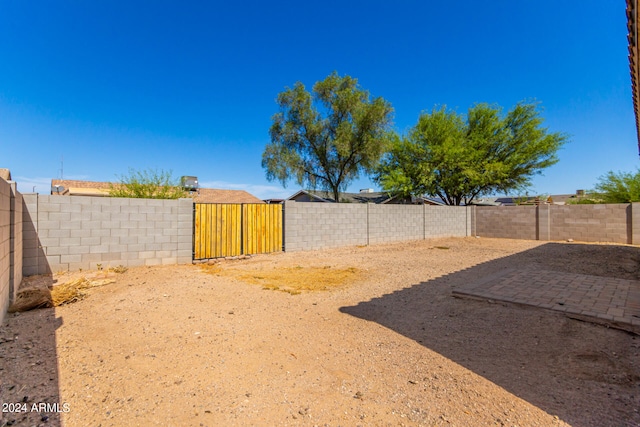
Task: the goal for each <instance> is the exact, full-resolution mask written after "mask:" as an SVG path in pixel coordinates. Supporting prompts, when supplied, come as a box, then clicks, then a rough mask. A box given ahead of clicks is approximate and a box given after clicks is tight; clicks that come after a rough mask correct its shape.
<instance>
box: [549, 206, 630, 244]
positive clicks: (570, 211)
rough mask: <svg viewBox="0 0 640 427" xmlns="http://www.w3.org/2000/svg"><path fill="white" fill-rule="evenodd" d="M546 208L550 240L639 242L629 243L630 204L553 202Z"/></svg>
mask: <svg viewBox="0 0 640 427" xmlns="http://www.w3.org/2000/svg"><path fill="white" fill-rule="evenodd" d="M636 207H638V206H636ZM549 209H550V233H549V234H550V238H551V240H566V239H573V240H576V241H582V242H614V243H640V242H632V236H631V229H632V228H631V226H632V221H631V209H632V206H631V205H630V204H615V205H613V204H611V205H566V206H556V205H552V206H549ZM637 225H640V224H637Z"/></svg>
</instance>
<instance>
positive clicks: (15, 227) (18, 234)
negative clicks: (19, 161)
mask: <svg viewBox="0 0 640 427" xmlns="http://www.w3.org/2000/svg"><path fill="white" fill-rule="evenodd" d="M10 185H11V206H10V209H11V215H10V222H11V225H10V228H9V237H10V240H9V263H10V264H11V266H10V269H9V290H10V297H11V301H13V300H14V299H15V297H16V294H17V293H18V288H19V287H20V283H21V282H22V268H23V265H22V260H23V256H24V250H23V248H24V245H23V230H22V206H23V204H22V203H23V200H22V199H23V198H22V194H21V193H20V192H18V188H17V184H16V183H15V182H11V183H10Z"/></svg>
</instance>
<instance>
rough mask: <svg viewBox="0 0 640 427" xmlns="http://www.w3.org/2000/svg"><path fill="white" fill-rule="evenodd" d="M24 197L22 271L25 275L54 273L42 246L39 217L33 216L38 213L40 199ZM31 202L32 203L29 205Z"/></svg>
mask: <svg viewBox="0 0 640 427" xmlns="http://www.w3.org/2000/svg"><path fill="white" fill-rule="evenodd" d="M25 199H27V198H26V197H24V198H23V202H22V212H23V213H22V221H23V222H22V239H23V240H22V241H23V243H22V244H23V249H22V250H23V258H22V263H23V264H22V272H23V274H24V276H25V277H27V276H33V275H37V274H52V273H53V271H52V270H51V266H50V265H49V262H48V260H47V255H46V253H45V248H44V247H43V246H42V242H41V241H40V237H39V236H38V229H37V226H36V224H37V223H38V218H32V215H34V213H35V215H37V203H38V199H37V197H35V198H29V199H28V201H29V202H28V201H27V200H25ZM29 203H30V204H31V205H32V206H31V207H30V206H29Z"/></svg>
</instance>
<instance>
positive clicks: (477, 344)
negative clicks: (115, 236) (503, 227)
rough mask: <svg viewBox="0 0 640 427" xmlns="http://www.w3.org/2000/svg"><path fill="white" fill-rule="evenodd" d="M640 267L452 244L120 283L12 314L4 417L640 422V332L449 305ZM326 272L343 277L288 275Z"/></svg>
mask: <svg viewBox="0 0 640 427" xmlns="http://www.w3.org/2000/svg"><path fill="white" fill-rule="evenodd" d="M639 265H640V249H639V248H637V247H631V246H620V245H584V244H568V243H565V244H563V243H547V244H544V243H542V242H533V241H516V240H506V239H474V238H457V239H453V238H451V239H436V240H425V241H419V242H409V243H407V242H404V243H398V244H385V245H374V246H369V247H349V248H340V249H332V250H323V251H312V252H296V253H279V254H271V255H261V256H255V257H251V258H249V259H243V260H227V261H222V262H220V263H217V264H216V265H215V266H209V267H207V268H203V266H199V265H182V266H164V267H144V268H132V269H129V270H128V271H126V272H125V273H122V274H115V273H109V274H108V276H109V277H111V278H114V279H115V280H116V282H115V283H113V284H109V285H106V286H102V287H97V288H93V289H91V290H90V295H89V296H88V297H87V298H86V299H84V300H82V301H80V302H77V303H74V304H69V305H65V306H61V307H58V308H55V309H40V310H33V311H29V312H25V313H20V314H11V315H8V316H7V320H6V321H5V322H4V324H3V325H2V327H1V328H0V381H1V383H2V384H1V386H0V387H1V393H2V394H1V396H2V402H3V413H2V417H3V418H2V422H1V423H0V425H2V426H5V425H46V426H50V425H64V426H103V427H106V426H153V425H159V426H165V425H175V426H220V425H237V426H248V425H255V426H272V425H283V426H285V425H301V426H314V425H318V426H358V425H362V426H401V425H408V426H409V425H424V426H431V425H438V426H440V425H442V426H566V425H572V426H594V427H595V426H597V427H603V426H640V413H639V412H638V410H639V408H640V337H638V336H635V335H632V334H629V333H626V332H623V331H619V330H615V329H608V328H606V327H603V326H599V325H594V324H591V323H585V322H580V321H577V320H572V319H569V318H566V317H564V316H563V315H561V314H559V313H553V312H548V311H541V310H536V309H532V308H523V307H518V306H510V305H504V304H491V303H488V302H484V301H473V300H464V299H456V298H453V297H452V296H451V290H452V288H453V287H455V286H456V285H457V284H462V283H466V282H468V281H474V280H478V279H480V278H482V277H484V276H485V275H487V274H491V273H494V272H496V271H498V270H500V269H503V268H519V267H522V268H525V267H526V268H534V269H535V268H536V267H538V268H544V269H545V270H557V271H567V272H574V273H583V274H591V275H600V276H612V277H620V278H625V279H634V280H635V279H638V278H639V277H638V273H639V271H638V267H639ZM323 270H325V272H326V274H327V276H329V275H331V274H333V273H334V272H336V273H339V277H340V281H339V282H337V283H330V282H328V283H329V284H327V285H323V286H315V287H314V286H310V287H311V288H320V289H322V288H323V289H324V290H302V291H298V290H296V289H294V288H293V287H292V285H291V284H290V283H287V279H286V275H285V276H282V275H277V274H274V272H285V271H288V272H290V274H295V275H296V276H297V277H298V278H299V276H300V274H302V275H304V274H307V275H308V280H307V282H309V283H316V282H319V281H318V277H319V276H318V275H322V274H323V273H322V271H323ZM80 274H85V275H87V274H90V273H88V272H83V273H80ZM91 274H93V275H94V276H95V275H96V273H95V272H93V273H91ZM97 274H98V275H101V274H105V273H97ZM77 276H78V273H76V274H75V275H68V274H67V275H59V276H54V277H53V278H46V277H45V278H40V280H42V281H44V282H46V281H47V280H48V281H49V282H52V281H54V282H57V283H62V282H64V281H67V280H70V279H72V278H73V277H77ZM270 278H271V279H270ZM274 278H275V279H274ZM267 280H278V281H280V282H281V283H280V284H279V286H274V285H273V283H262V282H263V281H267ZM291 283H294V280H293V279H292V280H291ZM296 283H297V282H296ZM276 288H278V289H276ZM298 289H299V288H298ZM283 291H284V292H283ZM298 292H299V293H298Z"/></svg>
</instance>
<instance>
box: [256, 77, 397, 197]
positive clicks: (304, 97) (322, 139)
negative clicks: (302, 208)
mask: <svg viewBox="0 0 640 427" xmlns="http://www.w3.org/2000/svg"><path fill="white" fill-rule="evenodd" d="M277 102H278V105H279V107H280V111H279V112H278V113H276V114H275V115H274V116H273V117H272V121H273V123H272V125H271V129H270V135H271V142H270V143H269V144H268V145H267V147H266V148H265V151H264V153H263V155H262V167H263V168H264V169H265V170H266V175H267V179H269V180H270V181H273V180H278V181H280V182H281V183H282V185H283V186H285V187H286V184H287V182H288V181H289V180H290V179H295V181H296V182H297V183H298V184H299V185H300V186H307V185H308V186H309V187H311V188H314V189H315V188H318V187H319V188H320V189H323V190H327V191H330V192H332V193H333V197H334V200H335V201H336V202H337V201H339V196H340V192H342V191H344V190H345V189H346V187H347V185H348V184H349V183H350V182H352V181H353V180H354V179H356V178H358V177H359V176H360V174H361V173H371V172H373V170H374V168H375V166H376V165H377V164H378V162H379V160H380V157H381V156H382V154H383V153H384V151H385V148H386V141H387V139H388V135H389V134H390V132H389V127H390V124H391V116H392V113H393V108H392V107H391V104H389V103H388V102H387V101H385V100H384V99H383V98H374V99H370V98H369V92H368V91H365V90H363V89H361V88H360V86H359V85H358V81H357V79H354V78H352V77H350V76H345V77H340V76H339V75H338V74H337V73H336V72H333V73H332V74H331V75H329V76H328V77H327V78H325V79H324V80H323V81H320V82H317V83H316V84H315V85H314V86H313V93H309V92H308V91H307V90H306V89H305V87H304V85H303V84H302V83H300V82H297V83H296V84H295V85H294V86H293V88H286V90H285V91H284V92H281V93H280V94H279V95H278V98H277Z"/></svg>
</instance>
